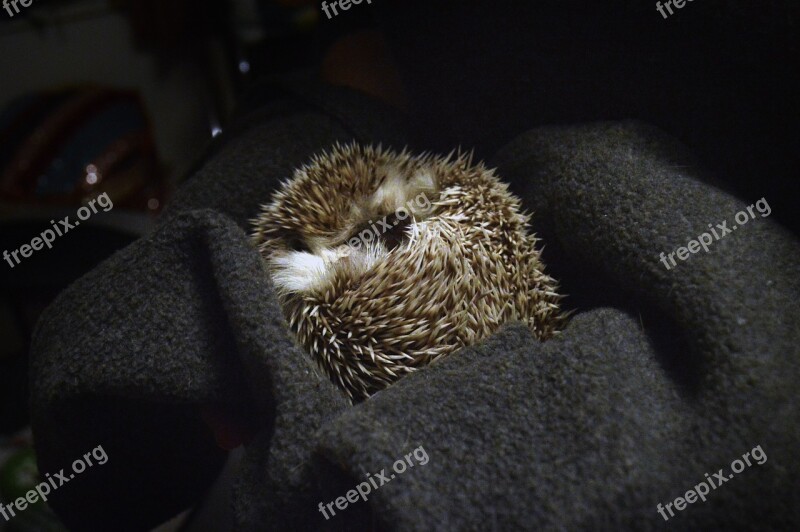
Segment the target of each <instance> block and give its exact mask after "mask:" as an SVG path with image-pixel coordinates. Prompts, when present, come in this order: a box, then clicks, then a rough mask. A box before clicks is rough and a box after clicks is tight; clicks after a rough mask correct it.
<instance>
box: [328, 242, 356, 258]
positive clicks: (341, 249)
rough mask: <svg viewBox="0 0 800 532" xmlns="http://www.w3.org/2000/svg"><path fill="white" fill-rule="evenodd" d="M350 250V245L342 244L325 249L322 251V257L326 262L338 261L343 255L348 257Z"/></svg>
mask: <svg viewBox="0 0 800 532" xmlns="http://www.w3.org/2000/svg"><path fill="white" fill-rule="evenodd" d="M352 251H353V250H352V249H351V248H350V246H348V245H347V244H342V245H340V246H336V247H335V248H332V249H326V250H325V251H324V257H325V260H326V261H328V262H338V261H339V260H341V259H343V258H345V257H349V256H350V253H352Z"/></svg>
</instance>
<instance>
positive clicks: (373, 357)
mask: <svg viewBox="0 0 800 532" xmlns="http://www.w3.org/2000/svg"><path fill="white" fill-rule="evenodd" d="M254 225H255V231H254V234H253V240H254V242H255V244H256V245H257V246H258V248H259V251H260V252H261V254H262V256H263V257H264V259H265V264H266V266H267V270H268V272H269V275H270V277H271V279H272V281H273V283H274V285H275V287H276V289H277V292H278V295H279V298H280V300H281V304H282V307H283V310H284V312H285V314H286V317H287V319H288V321H289V325H290V327H291V329H292V330H293V331H294V332H295V333H296V334H297V338H298V340H299V341H300V343H301V344H302V345H303V346H304V347H305V348H306V349H307V350H308V351H310V352H311V353H312V355H313V356H314V357H315V358H316V360H317V362H318V363H319V364H320V365H321V367H322V368H323V369H324V370H325V371H326V373H327V374H328V376H329V377H330V378H331V380H333V382H335V383H337V384H339V385H340V386H341V387H342V388H343V389H344V390H345V391H346V392H347V393H348V395H349V396H350V397H351V398H364V397H367V396H369V395H370V394H371V393H374V392H375V391H377V390H380V389H381V388H384V387H386V386H387V385H389V384H391V383H392V382H394V381H395V380H397V379H398V378H400V377H401V376H403V375H405V374H407V373H410V372H413V371H415V370H416V369H419V368H420V367H422V366H424V365H426V364H428V363H429V362H431V361H433V360H435V359H437V358H438V357H440V356H443V355H445V354H448V353H450V352H452V351H455V350H456V349H458V348H460V347H463V346H465V345H470V344H472V343H474V342H476V341H478V340H480V339H482V338H484V337H486V336H488V335H490V334H492V333H493V332H494V331H495V330H496V329H497V328H498V327H500V326H501V325H502V324H503V323H505V322H507V321H510V320H522V321H525V322H526V323H528V325H529V326H530V327H531V329H532V330H533V332H534V334H535V335H536V336H537V337H539V338H542V339H543V338H546V337H548V336H550V335H552V334H553V333H554V332H555V331H556V329H557V326H558V324H559V323H560V321H561V319H562V318H561V314H560V313H559V311H558V305H557V302H558V299H559V297H560V296H558V295H557V293H556V291H555V289H556V283H555V282H554V281H553V280H552V279H551V278H550V277H548V276H546V275H545V274H544V273H543V267H542V265H541V263H540V261H539V255H538V252H537V250H536V248H535V243H536V240H535V239H534V238H533V237H530V236H528V235H527V233H526V228H527V227H526V225H527V218H526V217H525V216H523V215H522V214H520V213H519V201H518V200H517V199H516V198H514V197H513V196H512V195H511V194H509V193H508V191H507V189H506V186H505V185H503V184H501V183H500V182H499V181H498V180H497V178H496V177H495V176H494V174H493V173H492V172H491V171H489V170H487V169H486V168H485V167H483V166H472V165H471V161H470V160H469V158H468V157H466V156H459V157H457V158H453V157H448V158H433V157H430V156H420V157H412V156H411V155H409V154H407V153H405V152H404V153H401V154H396V153H393V152H387V151H383V150H381V149H380V148H377V149H374V148H371V147H360V146H357V145H350V146H345V147H340V146H336V147H335V148H334V149H333V150H332V151H331V152H330V153H326V154H322V155H319V156H317V157H315V158H314V159H313V160H312V161H311V163H310V164H308V165H306V166H304V167H302V168H300V169H298V170H297V171H296V172H295V175H294V176H293V178H292V179H291V180H289V181H287V182H285V183H284V184H283V185H282V187H281V189H280V190H278V191H277V192H276V193H275V194H274V195H273V198H272V201H271V203H269V204H268V205H265V206H264V208H263V210H262V213H261V215H260V216H259V218H258V219H256V220H254Z"/></svg>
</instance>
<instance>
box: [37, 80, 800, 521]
mask: <svg viewBox="0 0 800 532" xmlns="http://www.w3.org/2000/svg"><path fill="white" fill-rule="evenodd" d="M326 101H330V100H326ZM341 101H342V102H344V103H342V107H341V109H344V111H348V109H349V111H348V112H347V113H344V114H342V115H338V116H354V117H359V116H362V117H364V118H363V120H361V121H359V120H358V119H357V118H356V119H354V120H352V123H348V124H346V123H345V121H343V120H342V119H339V118H332V116H337V115H331V114H330V113H328V112H325V111H323V110H322V109H321V108H319V107H308V106H305V107H304V106H300V107H298V108H297V109H295V110H294V111H293V112H284V113H266V114H264V115H263V116H262V118H263V120H255V119H251V120H250V121H249V122H248V123H247V124H246V125H242V126H241V127H239V128H238V129H235V134H233V135H230V136H229V138H228V139H226V140H223V141H222V143H221V144H220V145H219V146H216V147H215V149H214V152H213V155H212V156H211V157H210V158H209V160H208V161H207V162H206V163H205V164H204V165H203V166H202V167H201V169H200V170H199V171H198V173H197V175H195V176H194V177H193V178H192V179H191V180H190V181H188V182H187V183H186V184H185V185H184V187H183V188H182V190H181V191H180V192H179V194H178V196H177V198H176V201H175V203H174V204H173V206H172V207H171V209H170V211H169V212H168V213H166V215H165V217H164V219H163V220H162V223H161V225H160V228H159V229H158V230H157V231H156V232H155V233H154V234H153V235H151V236H149V237H146V238H143V239H141V240H140V241H138V242H136V243H135V244H133V245H132V246H130V247H129V248H127V249H125V250H123V251H122V252H120V253H118V254H117V255H115V256H114V257H112V258H111V259H109V260H108V261H106V262H105V263H103V264H102V265H101V266H99V267H98V268H97V269H96V270H95V271H93V272H92V273H90V274H89V275H87V276H86V277H84V278H83V279H81V280H79V281H78V282H77V283H75V284H74V285H73V286H71V287H70V288H69V289H68V290H66V291H65V292H64V293H63V294H62V295H61V296H60V297H59V299H58V300H57V301H56V302H55V303H54V304H53V305H52V306H51V307H50V308H49V309H48V311H47V312H46V313H45V314H44V316H43V317H42V319H41V321H40V323H39V324H38V328H37V330H36V333H35V340H34V345H33V353H32V355H33V367H32V384H33V396H32V408H33V423H34V431H35V437H36V441H37V448H38V452H39V460H40V466H41V467H42V469H43V471H49V472H52V471H58V470H59V469H60V468H61V467H70V465H69V464H71V462H72V460H74V459H75V458H78V457H80V456H82V455H83V454H84V453H85V452H87V451H88V450H90V449H91V448H92V447H94V446H97V445H98V444H103V445H104V446H105V449H106V451H107V453H108V456H109V462H108V464H106V465H105V466H102V467H94V468H92V469H91V470H90V471H89V472H87V473H85V474H84V475H81V476H79V477H76V479H74V480H72V481H70V483H69V484H68V485H66V486H64V487H62V488H61V489H60V490H58V491H57V492H56V493H55V495H54V498H53V502H54V506H55V507H56V508H57V510H58V511H59V512H60V515H62V517H63V518H64V519H65V521H66V522H67V523H69V524H70V525H71V526H73V527H74V528H75V529H76V530H142V529H145V528H146V527H148V526H152V525H154V524H156V523H157V522H159V521H160V520H163V519H165V518H167V517H169V516H170V515H171V514H174V513H176V512H178V511H181V510H183V509H184V508H185V507H186V506H187V505H189V504H192V503H194V502H198V501H199V500H200V499H201V498H202V495H203V491H204V489H205V488H207V486H208V485H209V484H210V482H211V481H212V480H213V477H214V475H215V474H216V473H217V472H218V471H219V468H220V464H221V461H222V459H223V458H224V453H222V452H221V451H219V450H218V449H216V447H215V445H214V441H213V438H212V436H211V432H210V430H209V429H208V428H207V427H206V426H205V425H204V423H203V422H202V420H201V418H200V414H199V412H200V411H201V410H202V409H203V408H205V407H207V406H209V405H216V406H218V407H219V406H221V407H224V408H225V409H226V410H227V411H228V412H240V413H241V419H245V420H246V421H247V423H249V424H251V425H254V426H255V427H256V428H257V429H258V431H257V433H256V436H255V438H254V439H252V440H251V441H250V442H249V443H248V444H247V446H246V452H245V458H244V461H243V463H242V466H241V470H240V471H239V474H238V480H237V484H236V486H235V490H234V498H233V500H232V501H231V504H232V505H233V508H234V511H235V515H236V519H237V522H238V529H239V530H243V531H251V530H252V531H257V530H321V529H331V530H339V529H344V530H367V529H380V530H398V531H399V530H533V529H552V528H566V529H608V530H617V529H668V528H671V529H702V528H715V529H716V528H737V529H756V528H760V529H784V530H789V529H796V528H797V527H798V526H800V510H798V508H797V505H796V503H797V501H798V500H800V480H798V478H800V477H799V475H800V458H798V456H797V444H798V442H800V419H798V415H799V414H798V408H797V406H798V405H797V399H796V395H797V394H796V391H797V384H796V383H797V382H798V377H800V375H798V373H800V370H798V355H800V349H799V348H798V345H800V309H799V308H798V300H800V286H798V283H799V282H800V275H799V274H800V245H799V244H798V242H797V241H795V240H793V238H792V237H791V236H790V235H789V234H788V233H787V232H786V231H784V230H783V229H782V228H781V227H779V226H777V225H776V224H774V223H772V221H771V220H770V218H761V217H757V219H755V220H751V221H750V222H748V223H747V224H746V225H744V226H742V227H741V228H739V229H738V230H737V231H735V232H734V233H732V234H729V235H727V236H725V237H724V238H722V239H721V240H719V241H716V242H714V243H713V245H712V246H711V248H710V252H709V253H707V254H706V253H703V252H701V253H699V254H696V255H692V256H691V257H690V258H689V259H688V260H687V261H685V262H679V264H678V266H677V267H675V268H673V269H672V270H667V269H666V268H665V267H664V266H663V264H661V263H660V262H659V253H661V252H662V251H664V252H667V253H669V252H671V251H673V250H674V249H675V248H677V247H679V246H683V245H686V243H687V242H688V240H690V239H693V238H695V237H696V236H697V235H699V234H701V233H703V232H705V231H706V230H707V226H708V224H709V223H711V224H716V223H719V222H721V221H723V220H732V219H733V215H734V214H735V213H736V212H738V211H739V210H741V209H742V208H743V207H745V206H746V205H749V204H750V203H753V202H754V201H755V200H757V199H758V198H752V201H749V202H747V203H745V202H742V201H740V200H737V199H735V198H733V197H730V196H729V195H726V194H724V193H722V192H719V191H718V190H717V189H715V188H713V187H712V186H711V185H709V184H705V183H706V182H707V181H708V179H707V177H705V176H703V175H702V174H701V173H700V171H699V170H698V169H697V168H696V167H695V166H694V163H693V162H692V160H691V158H690V157H689V156H688V155H687V154H686V153H685V150H683V149H682V148H681V147H680V146H677V145H676V144H675V143H674V141H672V140H670V139H668V138H664V137H663V135H661V134H660V133H659V132H658V131H657V130H655V129H653V128H650V127H647V126H643V125H639V124H635V123H622V124H599V125H591V126H579V127H564V128H545V129H539V130H536V131H533V132H530V133H528V134H526V135H524V136H522V137H520V138H518V139H517V140H515V141H514V142H513V143H512V144H510V145H509V146H507V147H506V148H504V149H503V150H502V151H501V152H500V153H499V154H498V156H497V158H496V159H495V161H493V162H494V164H496V165H497V166H498V167H499V173H500V175H501V176H502V177H503V178H504V179H505V180H507V181H509V182H510V183H511V184H512V188H513V189H514V191H515V192H516V193H518V194H519V195H521V196H522V197H523V199H524V203H525V206H526V208H527V209H529V210H533V211H534V212H535V218H534V222H533V225H534V227H535V228H536V230H537V233H538V234H539V236H540V237H542V238H543V239H544V240H545V242H546V243H547V248H546V253H547V255H546V258H547V257H551V258H552V264H551V265H550V266H551V267H550V273H552V274H553V275H555V276H556V277H563V279H564V285H565V286H564V288H565V291H567V292H570V293H571V298H570V299H568V300H567V304H568V305H570V306H572V307H574V308H575V311H576V312H575V315H574V317H573V318H572V320H571V322H570V323H569V325H568V327H567V328H566V330H564V331H563V334H562V335H561V336H560V337H558V338H556V339H554V340H551V341H549V342H547V343H539V342H537V341H535V340H534V338H533V337H532V336H531V334H530V333H529V332H528V331H527V329H526V328H524V327H523V326H521V325H519V324H509V325H508V326H506V327H505V328H503V330H501V331H500V332H499V333H498V334H496V335H494V336H493V337H492V338H490V339H488V340H487V341H485V342H483V343H482V344H480V345H478V346H475V347H472V348H469V349H465V350H463V351H461V352H459V353H457V354H454V355H452V356H450V357H448V358H447V359H445V360H442V361H440V362H439V363H436V364H434V365H432V366H431V367H429V368H427V369H425V370H423V371H420V372H418V373H416V374H414V375H412V376H410V377H408V378H405V379H403V380H402V381H400V382H399V383H397V384H396V385H394V386H392V387H391V388H389V389H387V390H384V391H382V392H379V393H378V394H376V395H375V396H374V397H373V398H371V399H370V400H368V401H366V402H364V403H361V404H359V405H356V406H350V405H349V404H348V403H347V401H346V400H345V398H344V396H343V394H342V393H340V392H339V391H338V390H337V389H336V388H335V387H334V386H333V385H332V384H330V383H329V382H328V381H327V380H326V378H325V377H324V376H322V375H321V373H320V372H319V371H318V370H317V369H316V368H315V366H314V364H313V362H312V361H311V360H310V359H309V356H308V355H307V354H306V353H304V352H303V351H302V350H301V349H300V348H299V347H297V345H296V344H295V343H294V341H293V340H292V338H291V335H290V334H289V332H288V330H287V327H286V323H285V321H284V319H283V317H282V315H281V312H280V310H279V308H278V306H277V304H276V300H275V296H274V293H273V290H272V287H271V284H270V283H269V282H268V280H267V279H266V278H265V275H264V270H263V266H262V264H261V260H260V257H259V256H258V253H257V252H256V251H255V250H254V249H253V248H252V247H251V246H250V245H249V242H248V240H247V237H246V231H247V229H248V224H247V220H248V218H250V217H253V216H255V214H256V213H257V209H258V205H259V204H260V203H263V202H265V201H267V199H268V198H269V193H270V191H271V190H272V189H273V188H274V187H275V186H276V184H277V182H278V181H279V180H280V179H284V178H287V177H288V176H289V175H290V173H291V169H292V168H293V167H295V166H297V165H299V164H302V163H303V162H305V161H306V160H307V159H308V157H309V156H310V155H311V154H312V153H314V152H316V151H318V150H319V149H321V148H324V147H327V146H329V145H330V144H331V143H333V142H335V141H337V140H340V141H346V140H350V139H353V138H355V139H358V140H361V141H369V140H375V141H378V140H383V141H384V142H385V143H388V144H392V145H395V146H396V147H402V144H399V142H400V137H398V136H397V135H395V134H393V133H392V131H394V130H395V129H396V128H395V127H394V125H393V124H394V122H392V121H391V120H390V119H389V118H388V117H386V118H385V119H378V116H380V115H379V114H377V113H379V111H378V110H376V109H373V110H370V112H369V113H366V114H368V115H369V116H365V113H364V111H363V108H357V106H355V105H356V99H352V98H350V97H349V96H348V97H342V98H341ZM348 106H351V107H350V108H348ZM354 106H355V107H354ZM341 109H340V110H341ZM358 109H362V110H361V111H359V110H358ZM344 111H342V112H344ZM748 199H749V198H748ZM766 199H767V200H769V198H766ZM728 225H731V222H730V221H729V222H728ZM241 419H240V421H241ZM420 446H422V447H423V448H424V450H425V453H426V454H427V456H428V462H427V463H426V464H424V465H422V464H420V463H417V462H415V466H414V467H413V468H409V469H408V470H407V471H405V472H404V473H403V474H397V475H396V477H395V478H393V479H391V481H390V482H388V483H387V484H385V485H384V486H381V487H379V488H378V489H377V490H372V492H371V493H370V494H369V495H368V501H366V502H363V501H361V502H357V503H350V504H349V506H348V507H347V508H346V509H345V510H340V509H337V508H336V506H334V507H333V508H334V509H335V512H336V515H334V516H332V517H331V518H330V519H329V520H326V519H325V518H324V517H323V516H322V514H321V513H320V512H319V509H318V505H319V503H320V502H322V503H325V504H327V503H330V502H333V501H335V500H336V499H337V498H339V497H343V496H346V494H347V492H348V491H349V490H352V489H354V488H355V487H356V486H357V485H358V484H360V483H362V482H364V481H365V479H367V478H368V476H369V475H370V474H371V475H372V476H373V478H374V477H375V476H376V475H377V474H378V473H380V472H382V470H385V474H386V476H387V477H388V476H389V474H391V473H394V471H392V465H393V464H394V463H395V461H397V460H398V459H402V458H403V457H404V456H405V455H407V454H409V453H411V452H413V450H414V449H416V448H418V447H420ZM757 446H760V448H761V450H763V453H764V455H765V456H766V457H767V460H766V462H764V463H763V464H761V465H759V464H757V463H756V461H755V459H753V458H750V461H751V463H752V466H749V467H748V466H745V467H744V469H743V470H742V471H741V472H740V473H737V474H735V475H734V476H733V478H729V479H728V481H727V482H725V483H724V484H722V485H720V486H719V487H717V488H716V489H711V490H710V492H709V494H708V495H706V496H705V497H706V499H707V500H706V501H705V502H703V501H697V502H695V503H693V504H689V505H688V507H686V508H685V509H683V510H682V511H680V510H677V509H675V506H674V504H673V506H672V510H671V511H673V512H674V514H675V516H674V517H672V518H671V519H670V520H669V522H667V521H665V520H664V518H663V517H662V516H661V515H660V514H659V513H658V511H657V504H659V503H661V504H662V505H666V504H667V503H673V500H674V499H675V498H676V497H679V496H680V497H683V496H684V495H685V494H686V492H687V491H688V490H690V489H692V488H693V487H694V486H695V485H697V484H699V483H700V482H702V481H706V476H705V474H706V473H708V474H709V476H710V477H712V478H713V476H714V474H715V473H717V472H718V471H719V470H720V469H723V474H724V476H729V475H730V474H731V473H732V471H731V462H733V461H734V460H736V459H737V458H741V457H742V455H743V454H744V453H746V452H749V451H751V450H752V449H753V448H755V447H757ZM412 460H414V459H413V458H412ZM667 515H669V514H668V513H667Z"/></svg>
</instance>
